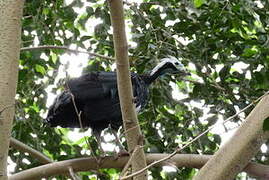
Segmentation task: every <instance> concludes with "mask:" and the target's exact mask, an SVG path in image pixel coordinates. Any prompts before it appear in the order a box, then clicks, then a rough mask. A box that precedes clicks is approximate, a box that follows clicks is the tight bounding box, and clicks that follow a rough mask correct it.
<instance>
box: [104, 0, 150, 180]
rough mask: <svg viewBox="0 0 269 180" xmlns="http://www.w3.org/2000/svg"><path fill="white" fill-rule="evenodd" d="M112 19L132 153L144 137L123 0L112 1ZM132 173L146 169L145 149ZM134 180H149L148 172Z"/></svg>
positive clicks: (135, 157) (138, 152)
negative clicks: (138, 109)
mask: <svg viewBox="0 0 269 180" xmlns="http://www.w3.org/2000/svg"><path fill="white" fill-rule="evenodd" d="M108 2H109V6H110V17H111V22H112V26H113V41H114V48H115V55H116V63H117V80H118V89H119V97H120V104H121V112H122V118H123V125H124V130H125V135H126V139H127V145H128V151H129V153H132V152H133V151H134V149H135V148H136V147H137V146H143V136H142V134H141V130H140V127H139V125H138V120H137V115H136V112H135V108H134V104H133V100H134V99H133V92H132V84H131V78H130V71H129V61H128V44H127V40H126V33H125V25H124V15H123V3H122V0H110V1H108ZM133 156H134V158H133V159H134V160H133V161H132V163H131V164H132V172H136V171H138V170H140V169H142V168H144V167H146V158H145V154H144V151H143V148H138V150H137V151H136V152H135V153H134V155H133ZM134 179H141V180H142V179H147V172H146V171H145V172H144V173H141V174H140V175H139V176H136V177H135V178H134Z"/></svg>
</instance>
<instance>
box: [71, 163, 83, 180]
mask: <svg viewBox="0 0 269 180" xmlns="http://www.w3.org/2000/svg"><path fill="white" fill-rule="evenodd" d="M68 171H69V174H70V176H71V178H72V179H73V180H81V179H80V178H79V177H78V176H77V175H76V174H75V173H74V170H73V168H72V167H71V166H69V167H68Z"/></svg>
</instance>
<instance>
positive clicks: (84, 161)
mask: <svg viewBox="0 0 269 180" xmlns="http://www.w3.org/2000/svg"><path fill="white" fill-rule="evenodd" d="M167 156H168V154H157V153H156V154H147V156H146V158H147V163H152V162H154V161H157V160H159V159H162V158H164V157H167ZM211 157H212V156H211V155H197V154H177V155H175V156H174V157H172V158H171V159H170V160H169V162H173V164H174V165H175V166H176V167H189V168H201V167H202V166H203V165H204V164H205V163H206V162H207V161H208V160H209V159H210V158H211ZM128 159H129V157H126V156H125V157H119V158H118V159H117V160H115V157H113V156H111V157H103V158H102V161H100V162H101V163H100V164H99V165H98V164H97V163H96V160H95V158H94V157H89V158H78V159H71V160H65V161H59V162H53V163H50V164H46V165H42V166H39V167H35V168H32V169H28V170H24V171H22V172H19V173H16V174H14V175H12V176H9V180H28V179H41V178H46V177H51V176H55V175H60V174H69V169H68V168H67V167H72V169H73V171H74V172H79V171H91V170H97V169H99V168H118V169H122V168H124V166H125V164H126V163H127V162H128ZM163 165H167V163H166V162H163V163H162V164H157V165H156V166H159V167H161V166H163ZM243 171H245V172H246V173H248V174H249V175H252V176H255V177H259V178H269V166H265V165H262V164H258V163H252V162H250V163H249V164H248V165H247V166H246V168H245V169H244V170H243Z"/></svg>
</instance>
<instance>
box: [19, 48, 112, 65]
mask: <svg viewBox="0 0 269 180" xmlns="http://www.w3.org/2000/svg"><path fill="white" fill-rule="evenodd" d="M39 49H62V50H66V51H69V52H71V53H83V54H88V55H90V56H95V57H100V58H103V59H107V60H110V61H115V58H111V57H107V56H104V55H101V54H97V53H91V52H88V51H80V50H75V49H71V48H68V47H66V46H53V45H48V46H36V47H23V48H21V51H30V50H39Z"/></svg>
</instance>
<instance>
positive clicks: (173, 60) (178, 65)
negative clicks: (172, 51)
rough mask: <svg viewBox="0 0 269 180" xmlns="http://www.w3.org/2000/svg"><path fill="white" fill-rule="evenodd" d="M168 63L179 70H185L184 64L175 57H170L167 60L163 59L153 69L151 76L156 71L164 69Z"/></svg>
mask: <svg viewBox="0 0 269 180" xmlns="http://www.w3.org/2000/svg"><path fill="white" fill-rule="evenodd" d="M166 63H171V64H173V65H174V66H175V68H177V69H178V70H184V66H183V64H181V62H180V61H179V60H178V59H177V58H175V57H174V56H168V57H166V58H163V59H161V62H160V63H159V64H158V65H157V66H156V67H155V68H154V69H152V71H151V73H150V75H151V76H152V75H153V74H154V73H155V72H156V71H158V70H159V69H160V68H161V67H163V66H164V65H165V64H166Z"/></svg>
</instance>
